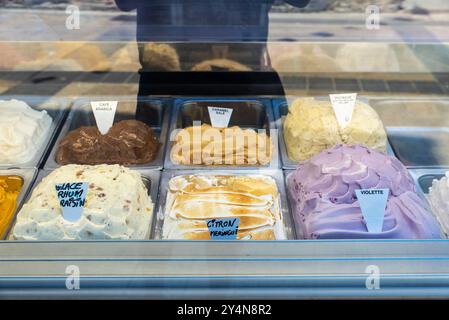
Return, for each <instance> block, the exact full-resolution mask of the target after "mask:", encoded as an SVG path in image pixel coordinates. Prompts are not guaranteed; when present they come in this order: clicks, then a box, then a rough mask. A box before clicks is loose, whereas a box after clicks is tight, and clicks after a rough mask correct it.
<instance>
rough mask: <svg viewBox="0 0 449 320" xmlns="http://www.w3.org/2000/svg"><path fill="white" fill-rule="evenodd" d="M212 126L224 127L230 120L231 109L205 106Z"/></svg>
mask: <svg viewBox="0 0 449 320" xmlns="http://www.w3.org/2000/svg"><path fill="white" fill-rule="evenodd" d="M207 109H208V110H209V117H210V122H211V125H212V127H215V128H226V127H227V126H228V125H229V121H230V120H231V115H232V109H231V108H220V107H207Z"/></svg>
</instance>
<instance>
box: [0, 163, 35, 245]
mask: <svg viewBox="0 0 449 320" xmlns="http://www.w3.org/2000/svg"><path fill="white" fill-rule="evenodd" d="M37 171H38V170H37V169H35V168H25V169H0V176H19V177H21V178H22V179H23V186H22V189H21V190H20V193H19V196H18V197H17V205H16V210H15V211H14V212H13V218H12V220H11V223H10V224H9V227H8V228H7V230H6V232H5V238H6V237H7V235H8V234H9V232H10V230H11V226H12V225H13V223H14V220H15V216H16V214H17V212H18V211H19V209H20V208H21V207H22V204H23V202H24V200H25V198H26V197H27V195H28V192H29V191H30V188H31V185H32V183H33V181H34V179H35V178H36V175H37ZM2 240H3V239H2Z"/></svg>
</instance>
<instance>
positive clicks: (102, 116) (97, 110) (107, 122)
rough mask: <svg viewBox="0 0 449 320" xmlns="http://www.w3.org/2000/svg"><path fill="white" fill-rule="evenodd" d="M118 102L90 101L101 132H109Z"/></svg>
mask: <svg viewBox="0 0 449 320" xmlns="http://www.w3.org/2000/svg"><path fill="white" fill-rule="evenodd" d="M117 104H118V101H92V102H91V103H90V106H91V107H92V112H93V113H94V117H95V122H96V123H97V128H98V131H100V133H101V134H106V133H108V131H109V129H111V127H112V125H113V124H114V117H115V111H116V110H117Z"/></svg>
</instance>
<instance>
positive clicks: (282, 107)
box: [272, 96, 395, 170]
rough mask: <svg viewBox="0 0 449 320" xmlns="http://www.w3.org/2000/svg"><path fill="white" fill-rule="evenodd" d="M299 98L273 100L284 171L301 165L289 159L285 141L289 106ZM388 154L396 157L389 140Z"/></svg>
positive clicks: (362, 99)
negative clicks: (285, 125)
mask: <svg viewBox="0 0 449 320" xmlns="http://www.w3.org/2000/svg"><path fill="white" fill-rule="evenodd" d="M295 98H297V97H291V96H289V97H287V100H285V99H274V100H273V102H272V103H273V110H274V117H275V119H276V120H275V122H276V128H277V130H278V135H279V137H278V141H279V150H280V153H281V160H282V168H283V169H287V170H292V169H295V168H296V167H297V166H298V164H300V162H295V161H292V160H290V158H289V157H288V153H287V147H286V145H285V140H284V120H285V117H286V116H287V114H288V106H289V104H291V102H293V100H294V99H295ZM315 98H316V99H319V100H324V99H328V98H326V97H315ZM357 100H358V101H362V102H364V103H367V104H369V103H368V101H367V100H366V99H364V98H363V97H358V98H357ZM387 134H388V130H387ZM387 154H389V155H391V156H395V154H394V151H393V148H392V147H391V145H390V141H389V139H388V140H387Z"/></svg>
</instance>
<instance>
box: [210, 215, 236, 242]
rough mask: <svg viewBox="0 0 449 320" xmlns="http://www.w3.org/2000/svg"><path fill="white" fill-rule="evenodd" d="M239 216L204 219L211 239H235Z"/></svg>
mask: <svg viewBox="0 0 449 320" xmlns="http://www.w3.org/2000/svg"><path fill="white" fill-rule="evenodd" d="M239 223H240V218H228V219H210V220H206V224H207V228H208V229H209V233H210V239H211V240H236V239H237V231H238V230H239Z"/></svg>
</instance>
